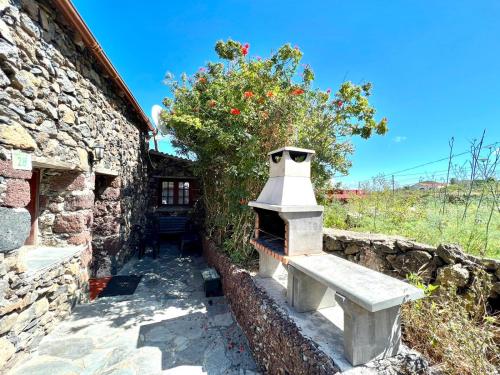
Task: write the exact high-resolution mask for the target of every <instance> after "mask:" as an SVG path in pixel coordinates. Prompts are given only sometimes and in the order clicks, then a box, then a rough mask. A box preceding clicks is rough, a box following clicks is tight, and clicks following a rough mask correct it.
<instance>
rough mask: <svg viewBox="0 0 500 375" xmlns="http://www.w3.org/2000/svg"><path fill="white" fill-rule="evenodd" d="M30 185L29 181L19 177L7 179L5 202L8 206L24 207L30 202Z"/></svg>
mask: <svg viewBox="0 0 500 375" xmlns="http://www.w3.org/2000/svg"><path fill="white" fill-rule="evenodd" d="M30 200H31V197H30V185H29V183H28V181H26V180H21V179H18V178H9V179H8V180H7V189H6V191H5V199H4V202H3V204H4V205H5V206H8V207H17V208H23V207H26V206H27V205H28V203H29V202H30Z"/></svg>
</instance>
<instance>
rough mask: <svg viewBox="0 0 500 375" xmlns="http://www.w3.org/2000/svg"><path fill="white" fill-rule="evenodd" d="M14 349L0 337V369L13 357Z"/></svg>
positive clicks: (7, 341)
mask: <svg viewBox="0 0 500 375" xmlns="http://www.w3.org/2000/svg"><path fill="white" fill-rule="evenodd" d="M15 352H16V348H15V347H14V345H12V343H11V342H10V341H9V340H7V339H6V338H5V337H0V368H2V367H3V366H4V365H5V364H6V363H7V361H8V360H9V359H10V358H11V357H12V356H13V355H14V353H15Z"/></svg>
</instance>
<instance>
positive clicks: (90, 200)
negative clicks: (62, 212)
mask: <svg viewBox="0 0 500 375" xmlns="http://www.w3.org/2000/svg"><path fill="white" fill-rule="evenodd" d="M93 206H94V193H92V192H89V193H86V194H83V195H73V196H70V197H68V198H67V199H66V203H65V204H64V208H65V209H66V210H67V211H78V210H84V209H88V208H92V207H93Z"/></svg>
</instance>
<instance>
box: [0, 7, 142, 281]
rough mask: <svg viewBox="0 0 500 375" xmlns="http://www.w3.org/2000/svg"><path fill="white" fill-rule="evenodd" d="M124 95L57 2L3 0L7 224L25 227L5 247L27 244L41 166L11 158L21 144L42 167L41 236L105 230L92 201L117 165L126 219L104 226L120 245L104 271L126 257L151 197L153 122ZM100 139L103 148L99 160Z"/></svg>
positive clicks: (83, 239)
mask: <svg viewBox="0 0 500 375" xmlns="http://www.w3.org/2000/svg"><path fill="white" fill-rule="evenodd" d="M121 94H122V93H121V92H120V91H119V90H118V89H117V87H115V85H114V83H113V82H112V81H111V80H110V79H109V77H107V76H106V75H105V74H103V71H102V70H101V68H100V65H99V63H98V62H97V61H96V59H95V58H94V56H93V55H92V53H91V52H90V51H89V50H88V48H86V47H85V45H84V44H83V43H82V41H81V38H80V36H79V35H78V34H77V33H75V32H74V31H73V30H72V29H70V28H69V26H68V23H67V22H66V21H65V19H64V18H63V16H62V15H61V14H59V13H58V12H57V10H56V8H55V7H54V5H53V2H52V1H51V0H40V1H33V0H0V206H2V207H4V210H3V211H2V212H3V213H4V214H5V215H7V216H9V220H5V222H7V223H14V222H18V223H23V225H24V227H21V228H19V226H17V228H16V230H5V232H6V233H5V236H6V237H8V238H9V239H8V240H5V241H4V240H0V251H10V250H12V249H14V248H16V247H19V246H21V245H22V244H23V243H24V240H25V239H26V236H27V234H26V231H28V230H29V229H28V228H26V223H27V219H29V214H28V213H27V212H26V210H25V207H27V206H28V205H29V203H30V190H29V180H30V179H31V178H32V172H31V171H22V170H15V169H14V168H13V165H12V164H13V162H12V159H13V152H14V151H22V152H24V153H27V154H29V155H30V156H31V157H32V158H33V168H36V169H38V170H39V171H40V174H41V180H40V196H39V210H38V211H39V218H38V219H39V220H38V224H39V236H38V237H39V241H38V243H39V244H40V245H57V246H64V245H65V244H84V243H89V242H90V241H91V240H92V237H93V236H92V235H93V233H92V232H93V230H96V228H99V226H98V225H94V226H93V225H92V224H93V221H94V219H93V214H94V212H98V213H102V210H103V207H104V206H103V205H100V206H99V207H98V208H97V209H94V207H93V206H94V198H95V192H94V185H95V179H96V175H97V176H99V175H100V173H106V174H107V173H110V174H111V175H113V176H116V175H118V176H119V177H118V179H117V181H118V182H116V183H115V185H117V186H118V187H111V188H110V190H109V191H108V192H107V194H108V195H109V194H112V195H113V198H110V200H114V201H116V202H119V203H116V204H115V208H116V206H118V205H119V207H120V210H118V211H116V210H111V212H110V214H114V213H115V212H116V213H117V214H118V215H121V218H120V219H118V220H115V221H113V228H110V226H111V225H112V224H111V222H110V221H109V220H107V222H106V224H107V226H106V228H108V229H109V230H108V232H107V233H100V234H99V236H101V237H106V239H107V243H108V244H110V243H112V245H113V248H112V249H110V252H109V254H104V253H105V250H104V246H101V249H100V250H99V254H100V256H99V259H101V260H102V263H103V267H102V269H103V270H100V271H99V272H100V274H103V273H111V272H112V271H115V270H116V269H117V268H119V267H120V266H121V265H122V264H123V262H124V261H125V260H126V259H127V257H128V256H129V254H130V248H131V247H132V246H130V244H129V243H128V240H129V237H130V231H131V228H132V226H133V225H134V224H135V223H137V222H140V221H142V220H143V214H144V211H145V208H146V204H147V202H146V199H147V194H146V193H145V192H146V189H147V184H146V173H147V170H146V169H147V167H146V157H147V156H146V152H147V150H146V142H145V136H146V132H145V130H144V129H145V124H144V123H143V122H142V120H141V119H140V118H139V117H138V115H137V113H135V112H134V111H133V110H132V108H131V105H130V103H128V102H127V101H126V100H125V99H124V98H123V95H121ZM96 144H102V145H103V146H104V157H103V159H102V160H100V161H98V160H96V158H95V156H94V152H93V151H94V145H96ZM103 171H104V172H103ZM97 178H99V177H97ZM11 226H12V224H11ZM7 232H9V233H7ZM1 234H2V236H4V233H1ZM2 236H0V237H2ZM111 237H113V238H111ZM101 239H102V238H101ZM9 241H10V242H9ZM103 241H104V240H102V241H100V242H99V241H97V242H96V244H97V243H98V244H102V243H103ZM7 242H9V243H7ZM117 244H119V245H120V248H119V249H117V248H116V247H117V246H118V245H117ZM111 263H113V264H114V266H113V267H109V264H111ZM95 268H96V269H100V266H99V265H96V267H95Z"/></svg>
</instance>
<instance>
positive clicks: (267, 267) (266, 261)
mask: <svg viewBox="0 0 500 375" xmlns="http://www.w3.org/2000/svg"><path fill="white" fill-rule="evenodd" d="M282 272H286V270H285V268H284V267H283V265H282V264H281V262H280V261H279V260H278V259H276V258H273V257H272V256H271V255H268V254H266V253H264V252H261V251H259V276H260V277H273V276H274V275H276V274H279V273H282Z"/></svg>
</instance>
